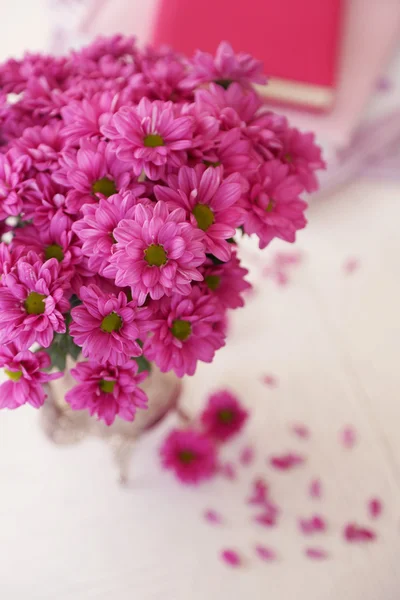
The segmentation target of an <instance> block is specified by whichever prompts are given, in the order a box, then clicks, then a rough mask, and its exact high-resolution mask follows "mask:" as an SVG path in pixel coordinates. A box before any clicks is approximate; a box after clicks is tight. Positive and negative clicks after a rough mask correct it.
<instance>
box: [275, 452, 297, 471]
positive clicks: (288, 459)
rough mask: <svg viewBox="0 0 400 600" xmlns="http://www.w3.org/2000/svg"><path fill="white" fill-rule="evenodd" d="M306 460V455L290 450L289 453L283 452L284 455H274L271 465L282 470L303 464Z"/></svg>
mask: <svg viewBox="0 0 400 600" xmlns="http://www.w3.org/2000/svg"><path fill="white" fill-rule="evenodd" d="M304 462H305V458H304V456H301V455H300V454H295V453H294V452H289V453H288V454H283V455H282V456H272V457H271V458H270V460H269V463H270V464H271V466H273V467H274V468H275V469H279V470H280V471H288V470H290V469H293V468H294V467H297V466H299V465H302V464H303V463H304Z"/></svg>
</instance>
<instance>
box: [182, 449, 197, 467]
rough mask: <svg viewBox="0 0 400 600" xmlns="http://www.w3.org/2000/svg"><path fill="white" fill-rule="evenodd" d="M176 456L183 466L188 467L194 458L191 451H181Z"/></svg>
mask: <svg viewBox="0 0 400 600" xmlns="http://www.w3.org/2000/svg"><path fill="white" fill-rule="evenodd" d="M178 456H179V460H180V461H181V462H183V463H184V464H185V465H188V464H189V463H191V462H192V461H193V460H194V459H195V458H196V455H195V453H194V452H192V450H181V451H180V452H179V454H178Z"/></svg>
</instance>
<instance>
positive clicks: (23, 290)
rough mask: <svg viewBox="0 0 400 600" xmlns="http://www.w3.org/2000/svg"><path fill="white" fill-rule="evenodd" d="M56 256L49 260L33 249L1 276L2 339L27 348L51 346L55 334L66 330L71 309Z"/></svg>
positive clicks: (0, 326)
mask: <svg viewBox="0 0 400 600" xmlns="http://www.w3.org/2000/svg"><path fill="white" fill-rule="evenodd" d="M60 268H61V266H60V264H59V262H58V261H57V260H56V259H55V258H51V259H50V260H47V261H46V262H43V261H42V260H40V258H39V257H38V256H37V254H35V253H34V252H30V253H29V254H28V255H27V256H26V257H25V258H20V259H19V260H18V262H17V265H16V267H15V269H13V270H12V272H11V273H8V274H7V275H5V276H3V277H2V283H3V287H0V340H1V342H4V341H7V342H9V341H15V343H16V345H17V346H18V347H19V348H21V349H23V350H25V349H28V348H29V347H30V346H32V344H33V343H34V342H37V343H38V344H40V345H41V346H43V347H44V348H48V347H49V346H50V344H51V342H52V340H53V336H54V333H65V329H66V327H65V319H64V316H63V314H64V313H66V312H67V311H68V309H69V302H68V300H66V299H65V297H64V290H65V287H66V285H67V283H66V280H65V277H63V276H61V275H60Z"/></svg>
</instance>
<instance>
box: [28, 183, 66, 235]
mask: <svg viewBox="0 0 400 600" xmlns="http://www.w3.org/2000/svg"><path fill="white" fill-rule="evenodd" d="M67 191H68V188H66V187H64V186H62V185H60V184H57V183H56V182H55V181H53V179H51V178H50V177H49V175H48V174H47V173H38V174H37V175H36V177H35V180H34V181H31V182H30V184H29V188H28V187H27V188H26V189H25V197H24V218H25V219H27V220H29V219H33V224H34V226H35V227H36V228H37V229H38V230H40V231H41V232H43V233H48V232H49V230H50V228H51V226H52V222H53V219H56V220H57V222H58V223H61V227H62V229H65V230H68V231H69V230H70V229H71V225H72V215H71V214H70V213H69V211H68V208H67V204H66V193H67Z"/></svg>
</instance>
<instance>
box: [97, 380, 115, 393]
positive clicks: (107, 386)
mask: <svg viewBox="0 0 400 600" xmlns="http://www.w3.org/2000/svg"><path fill="white" fill-rule="evenodd" d="M115 383H116V382H115V381H108V379H101V380H100V383H99V388H100V389H101V391H102V392H105V393H106V394H111V393H112V392H113V391H114V386H115Z"/></svg>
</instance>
